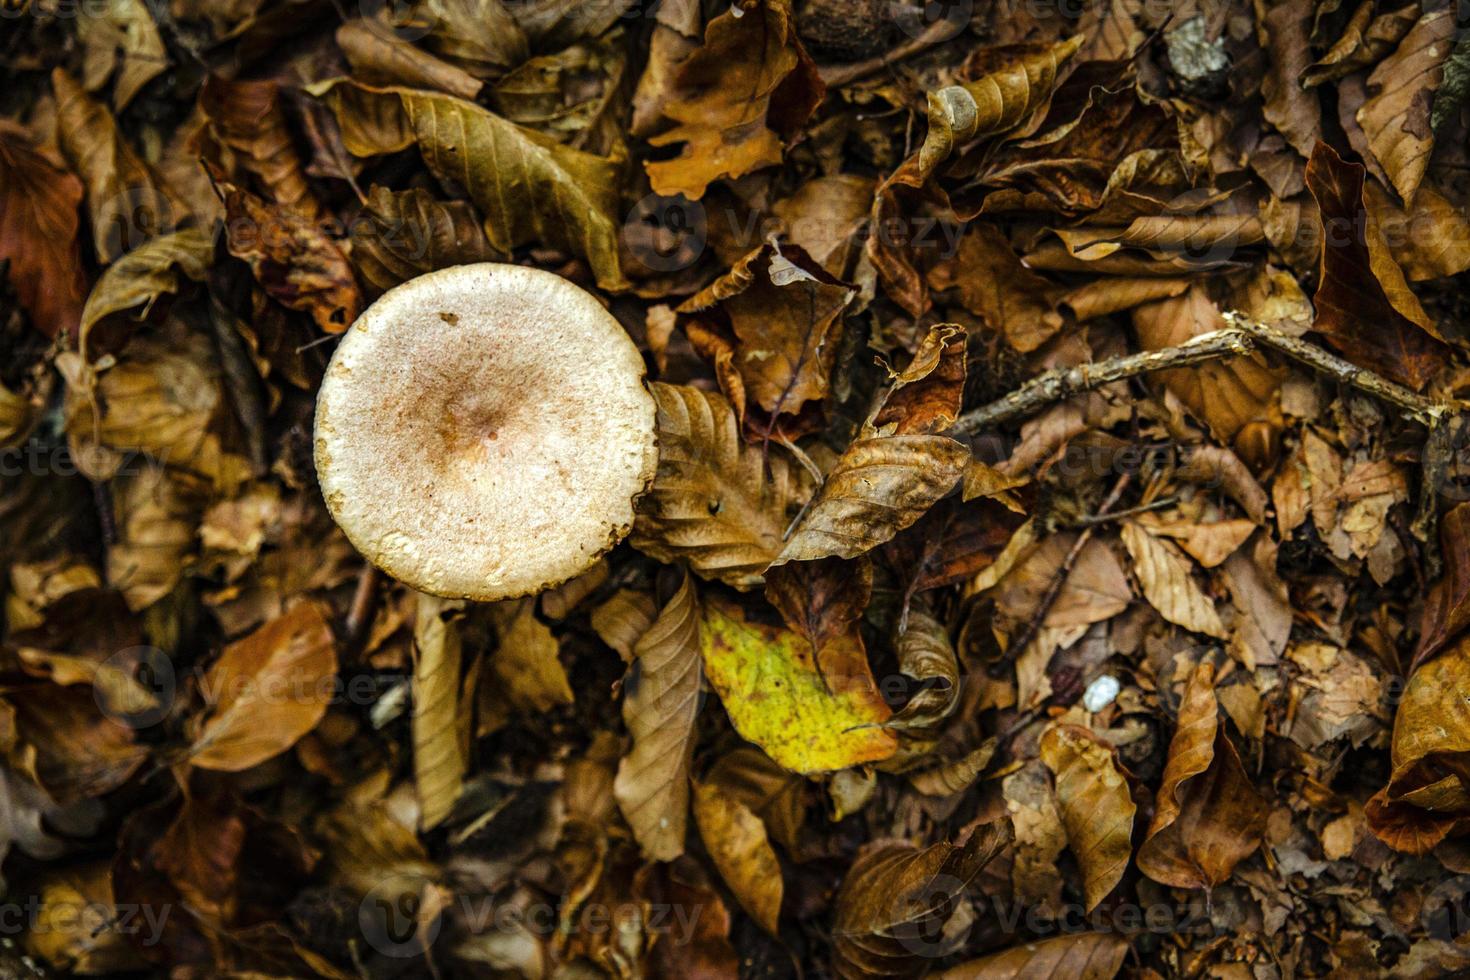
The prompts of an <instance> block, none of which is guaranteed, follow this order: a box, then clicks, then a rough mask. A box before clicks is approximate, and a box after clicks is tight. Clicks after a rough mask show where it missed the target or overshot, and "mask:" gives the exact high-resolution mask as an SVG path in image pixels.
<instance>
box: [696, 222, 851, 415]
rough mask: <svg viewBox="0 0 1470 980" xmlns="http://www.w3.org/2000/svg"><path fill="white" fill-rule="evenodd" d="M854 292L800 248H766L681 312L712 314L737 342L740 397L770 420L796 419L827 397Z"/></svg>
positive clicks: (753, 253) (772, 245) (754, 253)
mask: <svg viewBox="0 0 1470 980" xmlns="http://www.w3.org/2000/svg"><path fill="white" fill-rule="evenodd" d="M855 292H856V291H855V290H854V288H853V287H852V286H850V285H848V284H847V283H844V282H841V281H840V280H837V279H834V278H833V277H832V276H830V275H829V274H828V273H827V271H826V270H825V269H823V268H822V267H821V266H820V265H818V264H817V263H816V262H814V261H812V259H811V257H810V256H808V255H807V254H806V253H805V252H804V251H802V249H801V248H799V247H797V246H795V245H787V246H785V247H784V248H782V247H781V246H779V245H777V244H775V243H768V244H765V245H762V246H761V247H760V248H758V249H756V250H755V251H753V252H751V253H749V254H748V255H746V256H745V257H744V258H743V259H741V260H740V261H739V262H737V263H736V264H735V266H734V268H732V269H731V270H730V271H729V272H728V273H726V274H725V275H724V276H721V277H720V278H719V279H717V280H715V281H714V282H713V283H711V284H710V285H709V286H708V287H706V288H705V289H704V290H702V291H701V292H700V293H699V294H698V295H696V296H694V297H693V298H692V299H690V300H689V301H688V302H686V303H684V304H683V305H682V306H680V307H679V312H680V313H699V314H702V315H705V316H708V315H710V311H715V310H717V311H718V312H719V314H720V315H722V316H723V317H724V318H726V319H727V320H728V321H729V324H730V329H731V330H733V331H734V334H735V337H736V339H737V340H738V341H739V343H738V345H737V346H736V349H735V351H734V355H733V364H734V366H735V368H736V369H737V370H738V371H739V372H740V378H741V380H742V382H743V384H744V390H745V391H746V392H747V393H748V394H749V396H750V397H751V398H753V399H754V400H755V402H756V404H758V405H760V407H761V408H763V409H765V410H766V411H767V412H770V413H771V414H773V415H777V414H781V413H792V414H794V413H796V412H799V411H801V407H802V405H803V404H805V403H806V402H808V401H814V400H821V399H823V398H825V397H826V396H827V389H828V386H829V384H830V375H831V372H832V363H833V360H834V358H835V357H836V356H837V344H838V340H839V338H840V337H841V333H842V331H841V326H842V320H841V317H842V311H843V310H844V309H845V308H846V306H847V304H848V302H849V301H850V300H851V299H852V298H853V296H854V295H855ZM727 394H728V392H727Z"/></svg>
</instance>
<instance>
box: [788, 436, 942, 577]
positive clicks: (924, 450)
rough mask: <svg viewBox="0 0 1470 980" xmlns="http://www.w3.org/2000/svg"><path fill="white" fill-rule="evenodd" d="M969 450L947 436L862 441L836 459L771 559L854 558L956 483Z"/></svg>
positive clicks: (909, 521) (900, 527)
mask: <svg viewBox="0 0 1470 980" xmlns="http://www.w3.org/2000/svg"><path fill="white" fill-rule="evenodd" d="M969 461H970V450H969V449H968V448H966V447H965V445H964V444H963V443H959V442H956V441H955V440H953V439H950V438H948V437H946V436H935V435H909V436H866V437H863V438H860V439H858V440H856V441H855V442H853V444H852V445H850V446H848V447H847V450H846V451H845V452H844V453H843V454H842V456H841V458H839V459H838V460H837V464H836V465H835V466H834V467H833V468H832V472H831V473H829V474H827V480H826V482H825V483H823V484H822V488H821V489H820V490H819V491H818V492H817V496H816V498H815V499H814V500H813V501H812V504H811V506H810V507H809V508H808V509H807V512H806V515H805V517H803V518H802V520H801V522H800V523H799V524H797V526H796V530H795V531H793V532H792V534H791V538H790V540H788V541H787V542H786V547H785V548H783V549H782V551H781V555H780V557H779V558H778V559H776V561H777V563H778V564H779V563H783V562H788V561H812V560H815V559H817V558H826V557H828V556H831V555H836V556H837V557H839V558H855V557H857V556H858V555H861V554H862V553H864V552H866V551H870V550H872V549H873V548H876V547H877V546H878V545H880V544H883V543H884V542H885V541H888V540H889V539H890V538H892V537H893V536H894V535H895V534H897V533H898V532H899V531H902V530H903V529H904V528H906V527H908V526H909V525H910V524H912V523H914V522H915V521H917V520H918V519H919V518H920V517H921V516H923V514H924V512H925V511H926V510H928V509H929V508H930V507H931V506H933V505H934V503H935V502H936V501H937V500H939V499H940V498H941V497H943V496H944V495H945V494H947V493H949V491H950V490H952V489H953V488H954V486H955V484H957V483H959V482H960V477H961V476H963V475H964V472H965V466H966V464H968V463H969Z"/></svg>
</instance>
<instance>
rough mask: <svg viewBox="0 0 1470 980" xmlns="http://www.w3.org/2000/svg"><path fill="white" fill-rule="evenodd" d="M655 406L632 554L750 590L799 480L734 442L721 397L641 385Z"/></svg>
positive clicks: (734, 426)
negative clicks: (647, 483)
mask: <svg viewBox="0 0 1470 980" xmlns="http://www.w3.org/2000/svg"><path fill="white" fill-rule="evenodd" d="M649 388H650V390H651V391H652V392H653V397H654V399H655V400H656V401H657V402H658V445H659V460H658V474H657V475H656V476H655V477H654V480H653V486H651V487H650V488H649V490H648V493H646V494H644V495H643V497H642V498H640V499H639V501H638V506H637V510H638V517H637V521H636V522H635V524H634V526H633V533H632V535H631V537H630V539H629V540H630V541H631V542H632V544H633V547H635V548H637V549H638V550H640V551H642V552H644V553H645V554H648V555H651V556H652V557H654V558H657V559H659V560H660V561H681V560H682V561H685V562H688V563H689V567H690V568H692V569H693V570H694V571H695V572H697V573H698V574H699V575H701V576H703V577H704V578H709V579H718V580H719V581H722V582H724V583H725V584H727V585H733V586H735V587H736V588H747V589H748V588H751V587H752V586H754V585H756V584H758V583H759V582H760V574H761V572H763V571H764V570H765V568H766V566H767V565H769V564H770V563H771V561H772V560H773V559H774V558H775V557H776V555H777V554H778V553H779V552H780V550H781V535H782V534H783V533H784V532H785V530H786V527H787V525H788V524H789V523H790V516H789V515H788V513H787V511H788V508H789V507H790V505H791V504H792V502H793V501H794V500H796V498H797V496H798V488H799V483H798V480H799V479H800V476H799V474H798V473H796V472H794V471H793V469H792V467H791V466H790V464H788V463H787V461H786V459H785V458H784V456H782V455H781V453H780V452H779V451H777V450H775V449H772V451H771V452H770V453H769V454H763V453H762V452H761V450H760V448H759V447H755V446H747V445H746V444H745V443H744V442H743V441H742V440H741V438H740V429H739V422H738V421H737V420H736V418H735V412H734V410H733V409H732V408H731V407H730V403H729V402H728V401H726V400H725V398H724V397H723V396H722V395H719V394H716V393H713V392H707V391H701V390H699V389H696V388H688V387H684V386H682V385H669V384H663V383H657V382H656V383H654V384H652V385H649Z"/></svg>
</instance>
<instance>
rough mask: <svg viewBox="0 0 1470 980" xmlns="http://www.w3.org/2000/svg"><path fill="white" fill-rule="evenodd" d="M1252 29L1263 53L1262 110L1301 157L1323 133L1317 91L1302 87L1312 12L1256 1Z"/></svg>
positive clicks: (1310, 50) (1308, 55)
mask: <svg viewBox="0 0 1470 980" xmlns="http://www.w3.org/2000/svg"><path fill="white" fill-rule="evenodd" d="M1255 13H1256V32H1257V34H1258V35H1260V37H1261V46H1262V48H1263V50H1264V51H1265V53H1266V75H1265V77H1264V78H1262V79H1261V98H1262V100H1263V101H1264V102H1265V106H1264V109H1263V114H1264V115H1265V117H1266V121H1267V122H1269V123H1270V124H1271V125H1272V126H1275V127H1276V131H1277V132H1278V133H1280V134H1281V135H1282V136H1285V137H1286V141H1287V142H1288V143H1290V144H1291V145H1292V148H1293V149H1295V150H1296V151H1297V152H1298V153H1300V154H1301V155H1302V156H1303V157H1307V156H1310V155H1311V153H1312V147H1313V146H1314V145H1316V143H1317V140H1319V139H1321V137H1322V108H1321V106H1320V104H1319V103H1318V101H1317V93H1316V92H1313V91H1312V90H1311V89H1304V88H1303V87H1302V84H1301V77H1302V74H1303V72H1305V71H1306V70H1307V67H1308V65H1309V63H1310V62H1311V58H1312V47H1311V43H1310V41H1309V39H1308V34H1309V33H1310V31H1311V25H1312V11H1311V10H1309V9H1308V8H1306V7H1304V6H1298V5H1296V4H1288V3H1270V2H1268V0H1255Z"/></svg>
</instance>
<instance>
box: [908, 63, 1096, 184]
mask: <svg viewBox="0 0 1470 980" xmlns="http://www.w3.org/2000/svg"><path fill="white" fill-rule="evenodd" d="M1083 40H1084V39H1083V37H1082V36H1081V35H1077V36H1074V37H1072V38H1069V39H1067V40H1065V41H1059V42H1058V43H1056V44H1054V45H1051V46H1048V47H1041V48H1040V49H1039V50H1033V51H1029V52H1027V53H1025V54H1024V55H1022V56H1021V57H1019V58H1018V59H1017V60H1015V61H1014V62H1011V63H1010V64H1007V65H1005V66H1004V67H1001V68H998V69H997V70H995V71H993V72H991V73H990V74H987V75H983V76H981V77H980V78H978V79H976V80H975V81H972V82H966V83H964V84H963V85H950V86H948V87H946V88H942V89H939V90H938V91H937V92H930V93H929V132H928V134H927V135H926V136H925V137H924V145H923V146H922V147H920V148H919V152H918V153H916V154H914V155H913V156H911V157H909V158H908V159H907V160H905V161H904V163H903V166H901V167H900V168H899V169H898V170H897V171H895V172H894V174H893V176H891V177H889V178H888V184H889V185H893V184H904V185H907V186H909V187H922V186H923V185H924V182H925V181H927V180H928V179H929V178H930V176H932V175H933V174H934V172H935V170H936V169H937V168H938V167H939V165H940V164H941V163H943V162H944V161H945V160H947V159H949V157H950V155H951V154H953V153H954V151H955V150H956V149H957V148H958V147H959V146H961V145H962V144H964V143H966V142H968V141H969V140H972V139H976V138H978V137H982V136H992V135H995V134H998V133H1006V132H1009V131H1012V130H1016V129H1018V128H1024V124H1025V123H1027V122H1028V121H1029V120H1031V119H1032V118H1034V117H1035V116H1036V115H1038V114H1039V112H1040V110H1042V109H1044V108H1045V106H1046V104H1047V101H1048V100H1049V99H1050V98H1051V94H1052V91H1053V89H1054V88H1055V86H1056V84H1057V80H1058V76H1059V75H1060V74H1061V71H1062V67H1063V66H1064V65H1065V64H1066V63H1067V62H1068V61H1069V60H1071V58H1072V56H1073V55H1074V54H1076V53H1077V50H1078V49H1079V48H1081V46H1082V42H1083Z"/></svg>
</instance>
